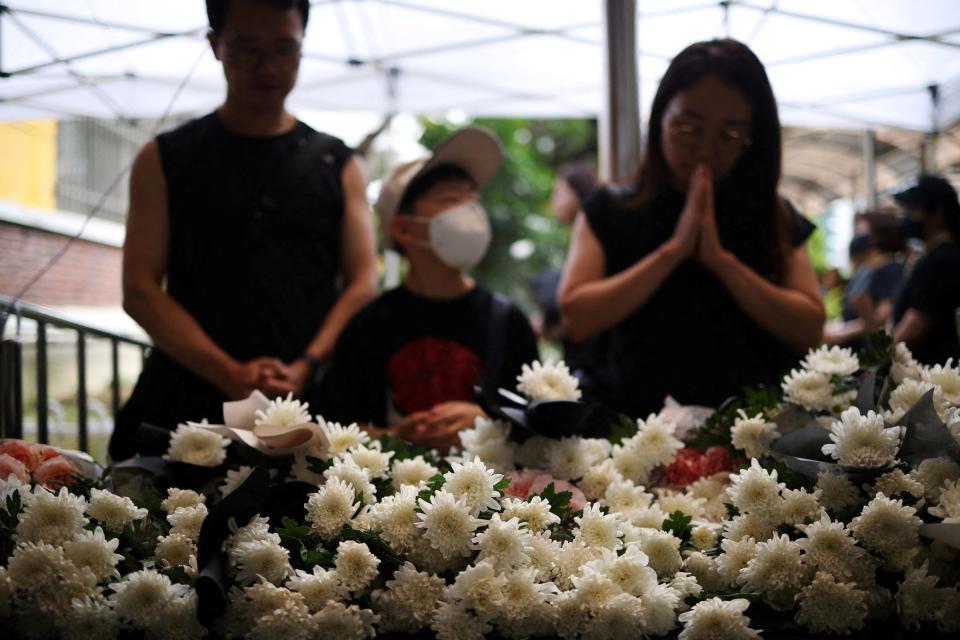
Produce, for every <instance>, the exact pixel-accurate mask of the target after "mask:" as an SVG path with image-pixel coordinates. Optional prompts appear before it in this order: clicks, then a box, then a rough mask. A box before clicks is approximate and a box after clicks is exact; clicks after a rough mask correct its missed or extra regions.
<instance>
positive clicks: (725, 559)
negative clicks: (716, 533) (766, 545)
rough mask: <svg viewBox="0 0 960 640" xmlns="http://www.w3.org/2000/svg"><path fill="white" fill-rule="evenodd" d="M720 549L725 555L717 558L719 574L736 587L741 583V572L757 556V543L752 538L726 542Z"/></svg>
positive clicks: (722, 543)
mask: <svg viewBox="0 0 960 640" xmlns="http://www.w3.org/2000/svg"><path fill="white" fill-rule="evenodd" d="M720 548H721V549H722V550H723V553H721V554H720V555H719V556H717V572H718V573H719V574H720V576H721V577H723V578H724V579H725V580H726V581H727V583H728V584H729V585H731V586H733V585H736V584H738V583H739V582H740V570H741V569H743V568H745V567H746V566H747V564H748V563H749V562H750V561H751V560H753V559H754V558H755V557H756V555H757V541H756V540H755V539H754V538H750V537H746V538H742V539H740V540H724V541H723V542H721V543H720Z"/></svg>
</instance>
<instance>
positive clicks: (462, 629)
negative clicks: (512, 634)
mask: <svg viewBox="0 0 960 640" xmlns="http://www.w3.org/2000/svg"><path fill="white" fill-rule="evenodd" d="M430 628H431V629H432V630H433V631H434V632H436V634H437V640H483V638H485V637H486V635H487V634H488V633H489V632H490V631H492V630H493V627H491V626H490V624H489V623H488V622H487V620H485V619H482V618H478V617H477V616H475V615H473V613H471V612H470V611H469V610H468V608H467V607H466V606H465V605H463V604H461V603H456V604H454V603H450V602H443V603H441V604H440V606H439V607H438V608H437V611H436V614H435V615H434V618H433V623H431V625H430Z"/></svg>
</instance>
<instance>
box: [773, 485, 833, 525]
mask: <svg viewBox="0 0 960 640" xmlns="http://www.w3.org/2000/svg"><path fill="white" fill-rule="evenodd" d="M782 495H783V502H781V503H780V508H779V509H778V510H777V520H779V521H780V522H781V523H785V524H789V525H798V524H804V523H806V522H813V521H814V520H817V519H819V518H820V514H821V513H823V507H821V506H820V492H819V490H818V489H814V490H813V493H811V492H809V491H807V490H806V489H802V488H801V489H784V490H783V494H782Z"/></svg>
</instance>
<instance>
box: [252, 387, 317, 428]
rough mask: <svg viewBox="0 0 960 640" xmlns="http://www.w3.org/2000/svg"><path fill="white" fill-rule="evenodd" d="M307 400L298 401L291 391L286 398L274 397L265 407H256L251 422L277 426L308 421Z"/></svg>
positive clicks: (294, 424) (290, 425)
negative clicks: (254, 416)
mask: <svg viewBox="0 0 960 640" xmlns="http://www.w3.org/2000/svg"><path fill="white" fill-rule="evenodd" d="M309 408H310V403H309V402H300V401H299V400H294V399H293V392H292V391H291V392H290V393H288V394H287V397H286V398H279V397H278V398H274V399H273V400H271V401H270V404H269V405H267V408H266V409H257V417H256V418H255V419H254V421H253V424H255V425H257V426H260V425H263V424H270V425H276V426H278V427H295V426H297V425H298V424H304V423H307V422H310V413H309V412H308V411H307V409H309Z"/></svg>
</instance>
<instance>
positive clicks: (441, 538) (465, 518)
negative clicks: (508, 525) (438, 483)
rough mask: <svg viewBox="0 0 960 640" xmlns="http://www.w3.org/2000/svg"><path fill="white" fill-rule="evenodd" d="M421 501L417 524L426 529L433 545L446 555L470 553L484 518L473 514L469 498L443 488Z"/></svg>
mask: <svg viewBox="0 0 960 640" xmlns="http://www.w3.org/2000/svg"><path fill="white" fill-rule="evenodd" d="M419 504H420V510H421V513H418V514H417V518H418V519H419V522H417V526H418V527H420V528H421V529H423V530H424V533H423V535H424V537H425V538H426V539H427V540H429V541H430V546H432V547H433V548H434V549H436V550H437V551H439V552H440V553H441V554H442V555H443V556H444V557H447V558H450V557H451V556H458V555H463V556H466V555H469V554H470V551H472V550H473V545H472V544H471V541H472V540H473V532H474V531H476V529H477V527H479V526H480V525H482V524H483V522H484V521H483V520H480V519H479V518H477V517H475V516H474V515H473V512H472V510H471V509H470V507H469V506H467V501H466V498H465V497H463V496H461V497H459V498H457V497H455V496H454V495H453V494H452V493H450V492H448V491H445V490H442V489H441V490H440V491H437V492H436V493H434V494H433V495H432V496H431V497H430V502H427V501H425V500H420V501H419Z"/></svg>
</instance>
